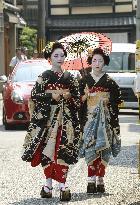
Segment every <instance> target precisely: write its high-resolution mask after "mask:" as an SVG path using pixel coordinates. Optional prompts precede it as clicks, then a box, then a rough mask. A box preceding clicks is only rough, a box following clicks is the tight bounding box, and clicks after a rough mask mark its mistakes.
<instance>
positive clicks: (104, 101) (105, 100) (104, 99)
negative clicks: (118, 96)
mask: <svg viewBox="0 0 140 205" xmlns="http://www.w3.org/2000/svg"><path fill="white" fill-rule="evenodd" d="M102 100H103V103H104V105H106V106H107V105H108V103H109V99H108V98H102Z"/></svg>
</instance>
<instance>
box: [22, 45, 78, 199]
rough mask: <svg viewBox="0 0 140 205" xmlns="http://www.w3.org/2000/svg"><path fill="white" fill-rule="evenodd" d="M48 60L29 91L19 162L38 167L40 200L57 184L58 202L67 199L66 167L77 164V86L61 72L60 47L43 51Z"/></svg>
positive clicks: (64, 53)
mask: <svg viewBox="0 0 140 205" xmlns="http://www.w3.org/2000/svg"><path fill="white" fill-rule="evenodd" d="M44 54H45V57H46V59H47V58H48V56H49V57H50V59H51V63H52V69H51V70H46V71H45V72H44V73H42V74H41V75H40V76H39V77H38V79H37V82H36V84H35V86H34V87H33V90H32V92H31V99H32V101H33V102H34V110H33V114H32V118H31V122H30V125H29V128H28V132H27V135H26V137H25V142H24V145H23V147H24V153H23V155H22V159H23V160H24V161H27V162H31V166H33V167H35V166H38V165H40V164H41V165H42V167H43V170H44V174H45V176H46V184H45V185H44V186H43V187H42V190H41V193H40V194H41V197H42V198H51V197H52V179H54V180H56V181H58V182H59V187H60V200H61V201H69V200H70V199H71V193H70V190H69V189H68V188H67V187H66V186H65V182H66V178H67V173H68V169H69V165H70V164H75V163H76V162H77V161H78V151H79V138H80V125H79V119H78V109H79V105H80V95H79V91H78V90H79V89H78V83H77V81H76V80H75V79H74V77H73V76H72V75H71V74H70V73H69V72H68V71H65V72H63V71H62V70H61V64H62V63H63V62H64V59H65V56H66V52H65V50H64V48H63V46H62V45H61V44H60V43H54V44H53V46H52V50H51V52H50V53H48V51H47V49H46V51H44Z"/></svg>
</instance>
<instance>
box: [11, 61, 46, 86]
mask: <svg viewBox="0 0 140 205" xmlns="http://www.w3.org/2000/svg"><path fill="white" fill-rule="evenodd" d="M49 69H50V67H49V66H48V65H45V64H41V63H39V64H37V63H35V64H20V65H19V67H18V68H17V70H16V72H15V73H14V75H13V77H12V79H11V81H12V82H27V81H36V80H37V77H38V76H39V75H40V74H41V73H43V72H44V71H45V70H49Z"/></svg>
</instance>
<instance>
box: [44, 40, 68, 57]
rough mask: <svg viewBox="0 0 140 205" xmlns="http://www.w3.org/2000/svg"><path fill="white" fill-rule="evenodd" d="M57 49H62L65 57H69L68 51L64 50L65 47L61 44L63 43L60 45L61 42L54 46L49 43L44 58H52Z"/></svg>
mask: <svg viewBox="0 0 140 205" xmlns="http://www.w3.org/2000/svg"><path fill="white" fill-rule="evenodd" d="M57 48H61V49H62V50H63V51H64V55H65V57H67V52H66V50H65V49H64V46H63V45H62V44H61V43H59V42H55V43H53V44H51V43H48V44H47V46H46V47H45V49H44V51H43V52H44V58H45V59H48V58H50V57H51V54H52V53H53V51H54V50H55V49H57Z"/></svg>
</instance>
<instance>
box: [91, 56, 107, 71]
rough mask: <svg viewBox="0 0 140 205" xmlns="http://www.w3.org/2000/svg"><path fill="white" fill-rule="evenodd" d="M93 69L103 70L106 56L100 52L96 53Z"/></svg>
mask: <svg viewBox="0 0 140 205" xmlns="http://www.w3.org/2000/svg"><path fill="white" fill-rule="evenodd" d="M91 65H92V70H93V71H96V72H100V71H102V69H103V67H104V58H103V56H102V55H100V54H95V55H94V56H93V58H92V64H91Z"/></svg>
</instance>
